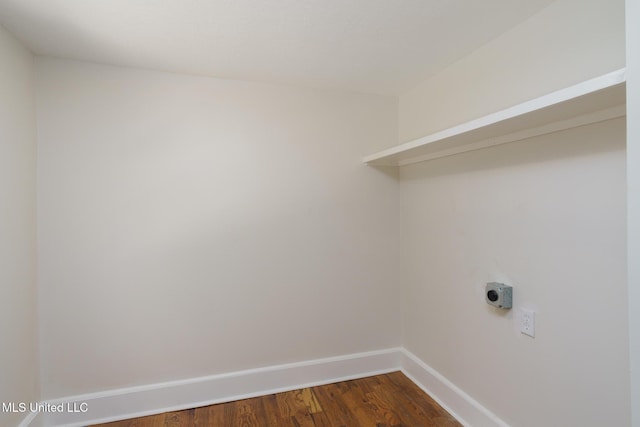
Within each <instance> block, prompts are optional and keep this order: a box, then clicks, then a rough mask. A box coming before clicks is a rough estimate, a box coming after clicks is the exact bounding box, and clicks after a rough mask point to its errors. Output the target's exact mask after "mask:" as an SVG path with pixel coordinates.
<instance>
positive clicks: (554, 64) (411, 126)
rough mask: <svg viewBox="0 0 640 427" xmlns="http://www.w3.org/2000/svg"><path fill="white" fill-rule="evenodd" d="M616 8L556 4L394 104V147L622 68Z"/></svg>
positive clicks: (601, 3) (620, 16)
mask: <svg viewBox="0 0 640 427" xmlns="http://www.w3.org/2000/svg"><path fill="white" fill-rule="evenodd" d="M624 16H625V15H624V0H586V1H584V0H558V1H556V2H554V3H552V4H551V5H550V6H548V7H547V8H546V9H543V10H542V11H541V12H540V13H538V14H537V15H534V16H533V17H532V18H530V19H529V20H527V21H525V22H524V23H522V24H520V25H519V26H517V27H515V28H513V29H512V30H510V31H508V32H507V33H505V34H503V35H502V36H500V37H498V38H496V39H494V40H493V41H492V42H490V43H488V44H486V45H485V46H483V47H481V48H480V49H478V50H476V51H475V52H474V53H472V54H471V55H469V56H467V57H465V58H463V59H462V60H460V61H458V62H457V63H455V64H454V65H452V66H450V67H449V68H447V69H446V70H445V71H444V72H441V73H439V74H438V75H436V76H433V77H432V78H430V79H427V80H425V81H424V82H423V83H422V84H420V85H418V86H417V87H416V88H415V89H413V90H411V91H408V92H407V93H405V94H403V95H401V96H400V102H399V129H400V131H399V136H400V141H401V142H405V141H410V140H413V139H416V138H419V137H422V136H424V135H427V134H429V133H432V132H434V131H438V130H441V129H446V128H448V127H450V126H453V125H456V124H460V123H464V122H465V121H467V120H471V119H474V118H477V117H482V116H484V115H486V114H489V113H493V112H495V111H499V110H501V109H504V108H507V107H510V106H512V105H515V104H518V103H520V102H523V101H526V100H529V99H533V98H535V97H538V96H542V95H545V94H547V93H550V92H553V91H555V90H558V89H561V88H563V87H566V86H569V85H572V84H576V83H579V82H581V81H584V80H587V79H590V78H593V77H597V76H599V75H602V74H606V73H608V72H610V71H614V70H617V69H619V68H622V67H624V65H625V32H624V27H625V25H624V19H625V18H624Z"/></svg>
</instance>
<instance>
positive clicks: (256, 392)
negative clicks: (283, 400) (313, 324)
mask: <svg viewBox="0 0 640 427" xmlns="http://www.w3.org/2000/svg"><path fill="white" fill-rule="evenodd" d="M399 370H401V371H402V372H403V373H404V374H405V375H406V376H407V377H409V378H410V379H411V380H412V381H413V382H415V383H416V384H417V385H418V386H419V387H420V388H422V389H423V390H424V391H425V392H426V393H428V394H429V395H430V396H431V397H432V398H433V399H434V400H435V401H437V402H438V403H439V404H440V405H441V406H442V407H443V408H445V409H446V410H447V411H448V412H449V413H451V415H453V416H454V417H455V418H457V419H458V420H459V421H460V422H461V423H462V424H463V425H465V426H468V427H509V426H508V425H507V424H506V423H505V422H504V421H502V420H501V419H500V418H498V417H497V416H496V415H495V414H493V413H492V412H491V411H489V410H488V409H487V408H485V407H484V406H482V405H481V404H480V403H478V402H477V401H476V400H474V399H473V398H472V397H471V396H469V395H468V394H466V393H465V392H464V391H462V390H461V389H459V388H458V387H457V386H456V385H455V384H453V383H452V382H451V381H449V380H448V379H447V378H445V377H444V376H442V375H441V374H440V373H438V372H437V371H436V370H434V369H433V368H431V367H430V366H429V365H427V364H426V363H424V362H423V361H422V360H420V359H418V358H417V357H416V356H415V355H414V354H412V353H411V352H409V351H407V350H406V349H404V348H392V349H387V350H380V351H372V352H366V353H357V354H350V355H346V356H339V357H330V358H325V359H317V360H310V361H306V362H299V363H290V364H285V365H277V366H270V367H266V368H258V369H249V370H246V371H239V372H233V373H227V374H220V375H212V376H207V377H201V378H192V379H187V380H181V381H172V382H166V383H160V384H152V385H146V386H139V387H131V388H123V389H118V390H110V391H105V392H98V393H91V394H85V395H79V396H72V397H68V398H64V399H55V400H49V401H46V402H44V404H45V405H49V406H54V405H60V404H63V405H64V407H65V409H66V408H69V407H71V408H81V406H80V405H81V404H83V403H85V404H86V409H87V411H86V412H80V411H79V412H69V411H63V412H39V413H34V414H30V415H29V416H28V417H26V418H25V420H24V421H23V422H22V423H21V424H20V425H19V426H18V427H53V426H55V427H61V426H65V427H77V426H86V425H89V424H98V423H105V422H110V421H117V420H123V419H127V418H135V417H142V416H146V415H152V414H159V413H162V412H170V411H177V410H181V409H188V408H196V407H199V406H206V405H212V404H215V403H222V402H230V401H233V400H238V399H246V398H249V397H255V396H262V395H267V394H272V393H279V392H283V391H289V390H295V389H299V388H305V387H311V386H316V385H322V384H330V383H334V382H338V381H345V380H350V379H356V378H363V377H367V376H370V375H377V374H382V373H388V372H393V371H399Z"/></svg>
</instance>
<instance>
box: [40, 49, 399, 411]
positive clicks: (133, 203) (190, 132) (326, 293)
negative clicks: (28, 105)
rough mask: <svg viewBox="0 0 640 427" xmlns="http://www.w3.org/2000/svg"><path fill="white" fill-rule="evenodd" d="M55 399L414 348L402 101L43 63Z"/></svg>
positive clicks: (45, 232)
mask: <svg viewBox="0 0 640 427" xmlns="http://www.w3.org/2000/svg"><path fill="white" fill-rule="evenodd" d="M37 93H38V132H39V137H38V138H39V139H38V143H39V154H38V156H39V164H38V174H39V175H38V177H39V178H38V179H39V181H38V184H39V196H38V202H39V213H38V221H39V222H38V226H39V243H38V244H39V251H40V252H39V270H38V271H39V275H40V292H41V298H42V300H43V301H46V304H43V307H42V310H41V330H42V340H41V351H42V357H43V366H42V372H43V394H44V397H45V398H53V397H63V396H66V395H73V394H78V393H86V392H92V391H96V390H106V389H112V388H118V387H124V386H132V385H137V384H150V383H156V382H160V381H165V380H174V379H182V378H192V377H198V376H203V375H209V374H216V373H223V372H231V371H237V370H241V369H248V368H258V367H264V366H271V365H275V364H280V363H287V362H295V361H302V360H309V359H315V358H320V357H325V356H332V355H342V354H350V353H354V352H359V351H367V350H377V349H380V348H389V347H393V346H396V345H399V340H400V323H399V321H400V317H399V312H400V310H399V307H398V303H399V301H400V300H399V297H398V292H397V291H396V289H395V288H394V286H391V285H392V284H393V283H394V280H395V279H396V277H395V274H394V272H395V271H397V270H396V267H397V265H396V261H395V260H396V259H397V255H396V254H397V240H398V232H397V229H396V228H394V224H397V197H398V192H397V180H396V179H395V177H394V176H393V175H391V174H385V173H381V172H380V171H378V170H375V169H373V168H367V167H365V166H363V165H362V164H361V163H360V159H361V157H362V155H363V154H364V153H367V152H369V151H371V150H372V149H374V150H375V149H377V148H381V147H383V146H384V145H388V144H389V142H390V141H393V140H394V138H395V136H396V133H397V125H396V113H397V100H396V99H394V98H390V97H382V96H373V95H355V94H338V93H324V92H319V91H310V90H300V89H293V88H286V87H275V86H268V85H260V84H254V83H246V82H238V81H231V80H216V79H210V78H198V77H189V76H180V75H172V74H165V73H159V72H149V71H141V70H133V69H121V68H113V67H103V66H97V65H89V64H86V63H85V64H83V63H78V62H66V61H62V60H53V59H46V58H39V59H38V60H37Z"/></svg>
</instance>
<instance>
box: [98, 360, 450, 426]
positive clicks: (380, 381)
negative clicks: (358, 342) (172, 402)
mask: <svg viewBox="0 0 640 427" xmlns="http://www.w3.org/2000/svg"><path fill="white" fill-rule="evenodd" d="M192 426H195V427H461V424H460V423H459V422H458V421H457V420H456V419H455V418H453V417H452V416H451V415H450V414H449V413H448V412H447V411H445V410H444V409H443V408H442V407H440V406H439V405H438V404H437V403H436V402H435V401H434V400H433V399H432V398H431V397H430V396H429V395H427V394H426V393H425V392H424V391H422V390H421V389H420V388H419V387H418V386H417V385H416V384H414V383H413V382H412V381H411V380H410V379H408V378H407V377H406V376H405V375H404V374H402V373H401V372H393V373H390V374H383V375H376V376H373V377H368V378H361V379H357V380H353V381H342V382H338V383H334V384H328V385H323V386H316V387H310V388H303V389H299V390H293V391H289V392H284V393H277V394H271V395H268V396H262V397H256V398H251V399H244V400H238V401H235V402H228V403H220V404H217V405H210V406H204V407H201V408H195V409H188V410H185V411H176V412H168V413H164V414H158V415H152V416H147V417H141V418H136V419H132V420H124V421H117V422H113V423H107V424H100V425H98V426H96V427H192Z"/></svg>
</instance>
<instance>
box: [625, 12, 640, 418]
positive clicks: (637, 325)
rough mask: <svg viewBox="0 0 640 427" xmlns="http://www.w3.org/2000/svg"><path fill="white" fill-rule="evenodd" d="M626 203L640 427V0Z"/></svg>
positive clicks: (635, 15) (633, 46)
mask: <svg viewBox="0 0 640 427" xmlns="http://www.w3.org/2000/svg"><path fill="white" fill-rule="evenodd" d="M626 18H627V117H628V120H627V203H628V211H627V212H628V213H627V221H628V251H629V252H628V257H627V259H628V260H629V263H628V269H629V270H628V281H629V328H630V331H629V332H630V334H629V337H630V343H629V344H630V347H631V408H632V421H633V424H632V425H633V426H634V427H640V263H639V262H638V261H637V260H638V259H640V26H638V25H637V23H638V22H640V1H638V0H627V2H626Z"/></svg>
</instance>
